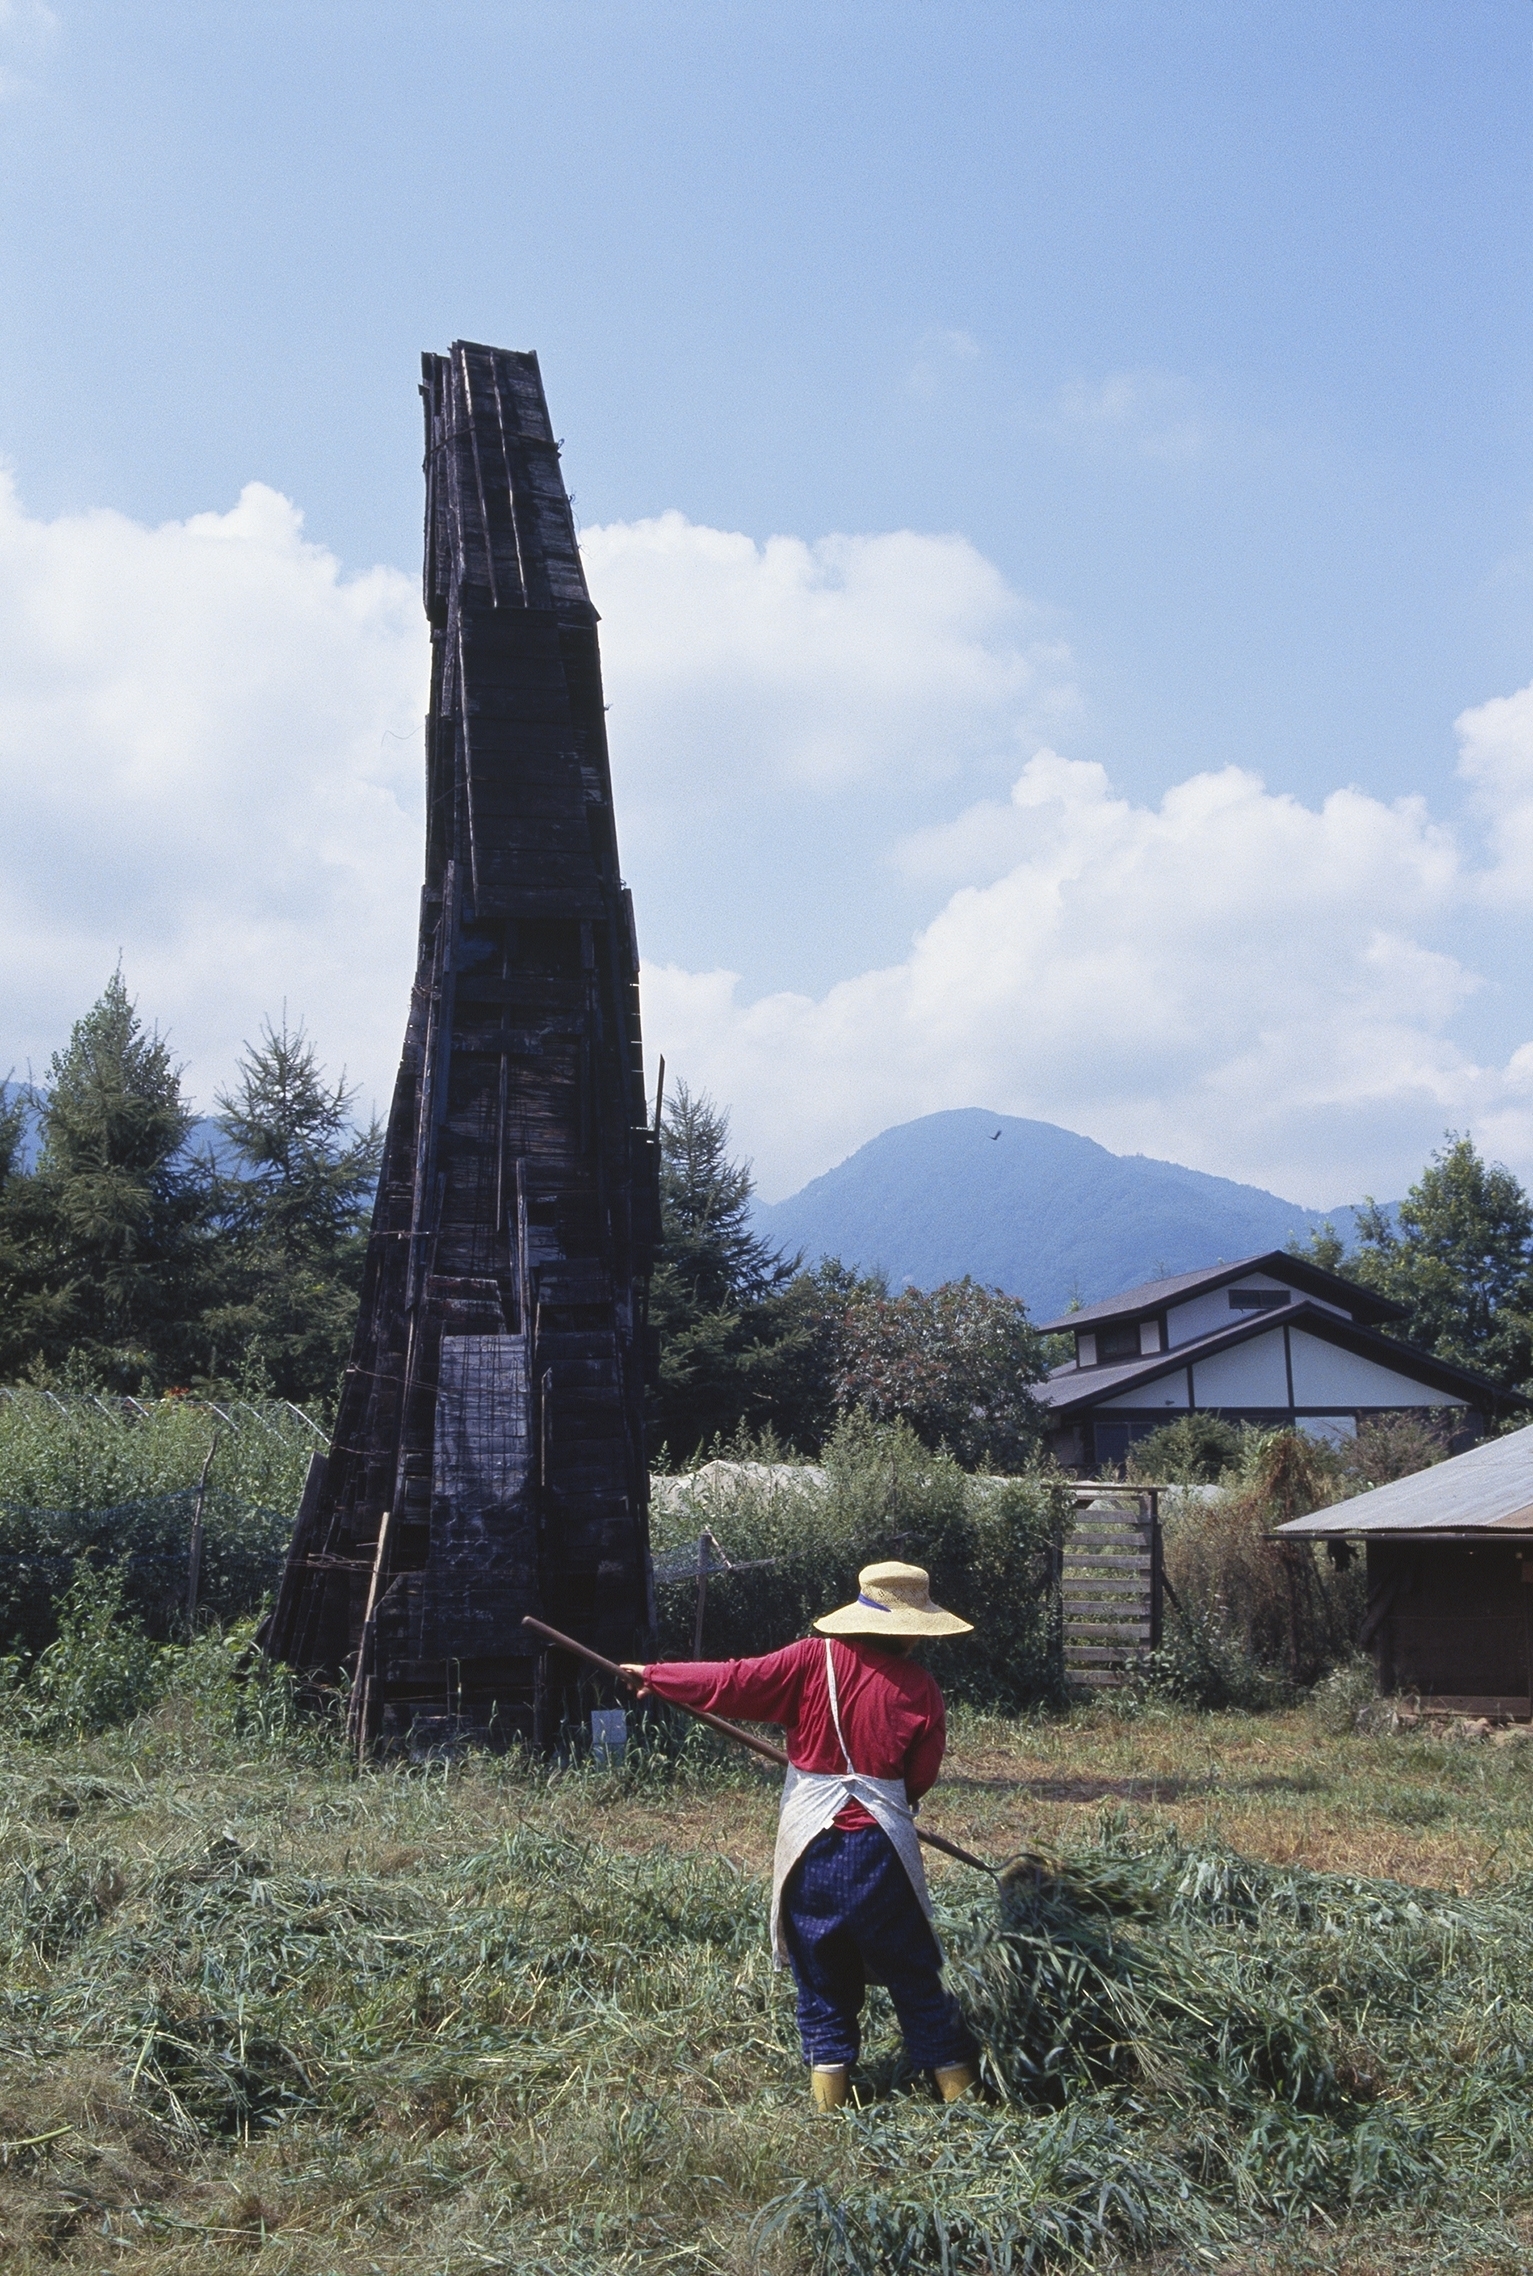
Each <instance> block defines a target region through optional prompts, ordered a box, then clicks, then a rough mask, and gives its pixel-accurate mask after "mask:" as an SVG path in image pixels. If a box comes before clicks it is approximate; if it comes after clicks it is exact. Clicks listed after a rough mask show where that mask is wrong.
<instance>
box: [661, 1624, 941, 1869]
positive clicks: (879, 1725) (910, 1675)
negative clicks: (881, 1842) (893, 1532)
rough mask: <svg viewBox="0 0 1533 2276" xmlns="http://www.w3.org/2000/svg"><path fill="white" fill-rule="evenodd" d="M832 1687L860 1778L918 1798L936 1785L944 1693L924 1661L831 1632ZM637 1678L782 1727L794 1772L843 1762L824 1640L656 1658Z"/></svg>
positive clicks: (864, 1818) (864, 1820) (688, 1701)
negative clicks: (900, 1782) (750, 1656)
mask: <svg viewBox="0 0 1533 2276" xmlns="http://www.w3.org/2000/svg"><path fill="white" fill-rule="evenodd" d="M831 1649H832V1651H833V1652H834V1653H835V1655H836V1693H837V1697H838V1699H839V1701H840V1707H841V1728H842V1730H843V1731H844V1732H845V1734H846V1745H847V1752H848V1753H849V1754H850V1756H851V1758H852V1768H853V1769H854V1770H858V1771H861V1773H862V1775H863V1776H864V1777H865V1778H903V1779H904V1781H905V1792H906V1793H907V1795H908V1796H909V1797H910V1800H911V1801H912V1802H913V1803H914V1802H918V1801H919V1800H920V1799H921V1796H922V1795H923V1794H924V1793H925V1792H926V1791H927V1789H928V1788H929V1787H930V1786H932V1785H934V1784H935V1783H936V1777H937V1772H938V1771H939V1770H940V1769H941V1767H942V1756H943V1751H944V1749H945V1748H946V1746H947V1718H946V1716H945V1714H944V1713H943V1707H942V1694H941V1692H940V1691H939V1690H938V1689H937V1686H936V1684H935V1682H934V1681H933V1680H932V1678H931V1677H930V1676H929V1675H928V1674H927V1672H926V1670H925V1668H924V1667H918V1666H917V1665H916V1663H915V1661H914V1660H907V1659H905V1658H903V1657H902V1655H901V1654H900V1653H898V1652H886V1651H880V1650H879V1649H878V1647H877V1645H876V1644H872V1643H869V1642H868V1641H867V1640H866V1639H864V1638H862V1637H856V1638H852V1637H845V1636H838V1637H837V1638H836V1639H835V1641H834V1642H833V1643H832V1645H831ZM644 1680H645V1682H646V1683H648V1684H649V1685H651V1686H652V1688H653V1689H654V1690H655V1691H656V1692H658V1694H659V1695H660V1697H661V1698H662V1699H672V1700H674V1701H675V1702H676V1704H677V1705H678V1706H682V1707H706V1708H707V1709H708V1711H709V1712H710V1714H714V1715H743V1716H744V1718H745V1719H746V1721H747V1722H750V1723H781V1724H783V1725H784V1726H785V1732H786V1737H787V1742H788V1760H789V1761H790V1762H791V1763H792V1764H793V1766H794V1768H795V1769H797V1770H828V1771H837V1770H841V1769H844V1767H845V1764H844V1762H843V1759H842V1754H841V1748H840V1746H839V1744H838V1743H837V1740H836V1726H835V1723H834V1721H833V1719H832V1716H831V1712H830V1686H829V1684H828V1683H827V1682H826V1680H825V1642H824V1639H823V1637H819V1636H811V1637H809V1638H807V1639H806V1640H805V1641H804V1642H803V1643H801V1644H789V1645H787V1646H786V1647H785V1648H784V1649H783V1650H782V1651H780V1652H768V1653H767V1655H766V1657H765V1658H764V1659H759V1660H661V1661H657V1662H656V1663H655V1664H654V1665H653V1666H652V1667H647V1668H646V1669H645V1670H644ZM876 1823H877V1821H876V1819H875V1818H874V1817H873V1815H872V1813H871V1812H870V1811H868V1810H865V1809H864V1808H863V1806H862V1804H861V1803H860V1802H848V1803H847V1804H846V1807H845V1808H844V1809H842V1810H840V1811H838V1812H837V1815H836V1824H837V1825H838V1826H845V1827H847V1828H848V1829H850V1828H852V1827H856V1826H871V1825H874V1824H876Z"/></svg>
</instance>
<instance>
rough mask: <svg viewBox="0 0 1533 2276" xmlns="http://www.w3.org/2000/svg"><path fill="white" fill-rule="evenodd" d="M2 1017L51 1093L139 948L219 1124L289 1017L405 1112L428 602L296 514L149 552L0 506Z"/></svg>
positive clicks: (220, 521) (116, 531)
mask: <svg viewBox="0 0 1533 2276" xmlns="http://www.w3.org/2000/svg"><path fill="white" fill-rule="evenodd" d="M0 658H3V661H0V785H3V792H4V811H5V830H4V834H3V845H0V1004H3V1009H4V1014H5V1020H4V1026H5V1033H4V1042H3V1047H0V1048H3V1050H4V1054H5V1058H4V1061H0V1074H3V1073H4V1071H5V1064H6V1063H10V1064H13V1065H15V1066H17V1067H18V1068H20V1067H22V1066H25V1065H26V1064H27V1063H28V1062H30V1063H31V1064H32V1066H33V1069H34V1072H36V1073H39V1074H41V1073H42V1071H43V1069H44V1067H45V1066H46V1062H47V1058H48V1055H49V1053H50V1052H51V1051H52V1050H53V1049H54V1048H56V1046H57V1045H58V1044H59V1043H60V1042H61V1041H62V1040H63V1039H64V1037H65V1036H67V1034H68V1030H69V1025H70V1022H71V1020H73V1019H74V1018H76V1017H78V1015H79V1014H80V1013H81V1012H82V1011H83V1010H84V1009H85V1008H86V1006H87V1005H88V1004H89V1003H91V1002H92V1001H93V999H94V998H95V996H96V995H97V994H98V993H99V992H100V989H101V987H102V985H103V983H104V982H105V980H106V978H107V977H108V975H109V974H110V972H111V970H112V968H113V965H114V964H115V963H116V961H117V957H118V954H119V951H120V952H121V954H122V957H123V963H124V970H125V973H126V977H127V979H128V983H129V986H130V988H131V989H132V990H133V991H134V993H135V994H136V995H137V996H138V997H139V999H140V1001H141V1003H142V1005H143V1008H144V1010H145V1012H146V1013H147V1014H149V1015H150V1016H152V1017H153V1018H155V1019H156V1020H158V1021H159V1022H160V1023H161V1024H162V1025H164V1026H166V1027H168V1028H169V1030H170V1031H171V1034H172V1039H173V1042H174V1044H175V1046H176V1047H177V1049H178V1051H179V1053H180V1054H181V1055H183V1056H184V1057H185V1058H186V1059H187V1060H188V1061H189V1062H190V1063H191V1070H192V1081H193V1086H194V1089H195V1091H196V1092H197V1094H198V1096H199V1097H200V1099H201V1100H202V1102H203V1103H204V1104H206V1103H207V1100H208V1098H209V1096H210V1094H211V1091H212V1089H213V1088H214V1086H215V1085H216V1084H217V1083H220V1082H222V1081H224V1080H226V1079H227V1077H228V1075H229V1073H230V1071H231V1069H232V1066H233V1062H234V1059H235V1056H236V1054H237V1052H238V1049H239V1045H240V1042H241V1040H242V1038H244V1037H248V1036H251V1035H253V1034H254V1033H255V1032H256V1030H257V1028H258V1026H259V1023H260V1020H261V1017H262V1015H263V1014H266V1013H272V1014H275V1013H276V1012H278V1010H279V1009H280V1007H281V1005H282V1003H283V1000H284V999H286V1001H287V1003H288V1006H289V1009H290V1011H291V1013H292V1014H293V1015H294V1016H295V1017H299V1016H301V1017H305V1018H307V1019H308V1021H309V1022H310V1025H311V1028H312V1031H313V1032H314V1033H315V1034H316V1036H317V1037H318V1038H319V1040H320V1043H321V1047H322V1049H324V1051H325V1052H326V1054H327V1057H328V1058H330V1059H331V1060H332V1061H333V1062H339V1060H340V1059H341V1058H343V1057H344V1058H346V1059H347V1060H348V1061H349V1062H350V1064H351V1066H352V1068H353V1070H354V1071H356V1072H359V1073H361V1074H362V1075H363V1076H364V1079H365V1080H366V1081H367V1083H368V1085H369V1088H370V1090H372V1091H376V1092H380V1093H381V1096H382V1097H383V1098H384V1099H385V1100H386V1098H387V1086H388V1083H389V1081H390V1080H391V1076H392V1067H393V1063H394V1062H395V1061H396V1060H397V1056H398V1049H399V1036H400V1033H401V1030H402V1026H403V1020H404V1013H405V1008H406V1002H407V996H408V988H409V977H410V967H411V961H412V957H413V939H412V932H413V925H412V922H411V918H412V915H413V910H414V905H415V901H416V897H417V895H418V892H419V883H420V847H421V823H420V812H421V789H420V774H421V744H420V716H421V713H422V712H423V710H424V707H425V695H426V678H425V675H426V663H427V643H426V639H425V634H424V628H423V621H422V618H421V611H420V600H419V595H418V591H417V588H416V587H415V585H414V583H413V581H412V580H410V579H408V578H405V577H403V576H401V575H400V574H399V573H398V572H397V571H395V570H390V569H375V570H373V571H371V572H370V573H369V574H368V575H366V576H362V577H355V578H346V577H343V576H342V575H341V573H340V569H339V565H338V563H337V562H336V560H335V559H334V557H333V556H332V555H331V554H329V553H327V552H326V551H325V550H324V548H323V547H320V546H317V545H312V544H310V543H308V542H307V541H306V540H305V538H304V536H303V533H302V526H301V517H300V516H299V514H298V513H297V512H296V510H295V509H294V508H293V506H291V505H290V504H289V503H288V501H287V500H286V499H285V498H282V497H280V496H279V495H278V494H277V493H276V492H275V491H273V490H270V489H267V488H265V487H264V486H263V485H262V484H260V483H251V484H250V485H249V486H248V487H247V488H246V489H245V490H244V492H243V493H242V494H241V497H240V499H239V502H238V504H237V505H236V506H234V507H233V508H232V509H231V510H230V511H229V512H227V513H223V514H199V515H196V516H195V517H193V518H192V519H191V520H189V521H185V522H172V523H167V524H165V525H164V526H163V527H161V528H158V529H148V528H145V527H143V526H142V525H140V524H138V523H136V522H133V521H131V520H129V519H127V518H126V517H125V516H123V515H121V514H115V513H91V514H85V515H78V516H65V517H63V518H61V519H60V520H57V521H53V522H42V521H39V520H36V519H34V518H31V517H29V516H28V515H27V514H26V513H25V512H24V511H23V509H22V507H21V506H20V504H19V503H18V501H17V498H16V495H15V491H14V488H13V486H12V485H11V484H10V483H8V482H7V483H5V484H4V485H3V486H0Z"/></svg>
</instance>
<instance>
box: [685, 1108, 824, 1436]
mask: <svg viewBox="0 0 1533 2276" xmlns="http://www.w3.org/2000/svg"><path fill="white" fill-rule="evenodd" d="M754 1190H755V1189H754V1185H753V1183H752V1179H751V1172H750V1165H749V1163H747V1162H737V1161H735V1160H733V1159H732V1158H731V1156H730V1152H729V1117H728V1115H727V1114H726V1113H725V1112H724V1111H723V1109H722V1108H720V1107H717V1106H715V1105H714V1104H713V1101H712V1100H711V1099H709V1098H708V1097H706V1096H705V1095H703V1094H701V1093H695V1092H692V1091H689V1090H688V1089H687V1087H686V1085H685V1084H684V1083H683V1084H681V1085H680V1086H679V1087H678V1089H677V1091H676V1094H675V1096H674V1098H673V1099H672V1100H671V1101H670V1103H669V1104H668V1106H667V1108H666V1112H665V1114H664V1117H663V1119H662V1122H661V1129H660V1223H661V1240H660V1254H659V1257H658V1259H657V1261H656V1266H655V1273H654V1278H653V1280H652V1282H651V1284H650V1320H651V1322H652V1324H653V1325H654V1326H655V1327H656V1328H657V1329H658V1330H659V1334H660V1388H659V1399H658V1415H657V1420H656V1428H655V1441H656V1444H657V1446H662V1445H663V1446H665V1447H667V1448H668V1449H669V1451H670V1454H671V1456H672V1457H673V1458H674V1459H676V1460H678V1461H685V1460H687V1459H689V1458H690V1457H691V1456H692V1455H693V1454H694V1453H696V1451H697V1450H698V1448H699V1447H701V1446H706V1445H708V1444H709V1443H710V1442H711V1441H712V1440H713V1439H715V1438H716V1437H720V1436H722V1437H728V1436H730V1435H731V1434H732V1433H734V1432H735V1431H737V1430H740V1429H742V1428H745V1429H753V1430H754V1429H761V1428H764V1427H766V1426H767V1425H771V1426H772V1427H773V1428H775V1429H777V1430H778V1431H779V1432H781V1433H782V1434H783V1435H784V1436H786V1437H788V1438H789V1439H791V1440H793V1441H794V1442H795V1443H798V1444H801V1445H802V1444H804V1443H805V1442H806V1439H807V1440H808V1442H809V1443H813V1440H814V1438H815V1437H816V1436H817V1433H818V1427H819V1426H820V1425H821V1424H822V1423H823V1422H824V1421H825V1420H827V1419H828V1417H829V1413H830V1401H829V1392H828V1385H827V1384H826V1382H825V1380H824V1369H823V1366H822V1365H821V1358H820V1335H819V1323H818V1321H817V1319H815V1318H813V1317H812V1316H811V1313H810V1310H809V1308H808V1307H807V1306H806V1305H805V1304H804V1302H803V1300H802V1292H801V1290H800V1289H798V1288H796V1287H795V1285H794V1282H795V1275H797V1274H798V1268H799V1261H800V1260H799V1259H798V1258H797V1257H787V1256H783V1255H782V1254H781V1253H780V1252H779V1251H778V1250H777V1249H775V1248H773V1246H772V1244H771V1242H770V1241H767V1240H765V1239H763V1238H762V1236H761V1235H760V1234H759V1233H756V1232H754V1231H753V1230H752V1228H751V1216H750V1205H751V1196H752V1193H753V1192H754Z"/></svg>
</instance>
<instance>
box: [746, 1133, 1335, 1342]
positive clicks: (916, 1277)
mask: <svg viewBox="0 0 1533 2276" xmlns="http://www.w3.org/2000/svg"><path fill="white" fill-rule="evenodd" d="M996 1132H999V1133H1000V1135H999V1136H998V1137H997V1136H996V1135H995V1133H996ZM755 1214H756V1222H757V1225H758V1227H759V1229H760V1230H761V1231H762V1232H763V1233H765V1234H766V1235H767V1236H768V1238H769V1239H771V1240H772V1241H775V1242H776V1243H777V1244H778V1245H779V1246H780V1247H782V1248H785V1249H788V1250H793V1249H802V1250H803V1251H804V1253H805V1256H806V1258H807V1259H808V1260H809V1261H811V1262H813V1261H814V1260H815V1259H816V1258H818V1257H826V1256H838V1257H840V1258H841V1260H842V1262H843V1263H845V1264H854V1265H860V1266H861V1267H862V1268H863V1269H864V1270H865V1271H871V1270H873V1269H874V1268H875V1267H881V1268H882V1270H883V1271H884V1272H886V1273H887V1274H888V1276H889V1279H890V1281H891V1283H892V1284H893V1285H894V1286H895V1287H902V1286H903V1285H904V1284H905V1283H906V1282H907V1281H913V1282H914V1283H915V1284H916V1286H917V1287H920V1288H932V1287H935V1286H936V1285H937V1283H938V1282H939V1281H943V1280H957V1279H959V1278H961V1277H962V1275H963V1274H964V1273H971V1274H972V1275H973V1277H974V1278H975V1279H976V1280H979V1281H984V1282H985V1283H987V1284H988V1285H991V1286H998V1287H1001V1288H1004V1289H1005V1290H1006V1291H1007V1293H1008V1294H1009V1295H1012V1296H1021V1297H1024V1298H1025V1299H1026V1302H1027V1307H1028V1310H1029V1311H1030V1312H1031V1313H1032V1315H1033V1317H1034V1319H1048V1318H1051V1317H1052V1316H1053V1315H1054V1314H1055V1313H1057V1312H1062V1311H1063V1310H1064V1309H1065V1307H1066V1305H1067V1304H1068V1303H1069V1302H1070V1300H1071V1297H1072V1296H1073V1295H1076V1294H1079V1296H1080V1297H1081V1300H1082V1301H1083V1302H1085V1303H1088V1304H1089V1303H1094V1302H1095V1301H1096V1300H1097V1299H1098V1298H1099V1297H1103V1296H1116V1295H1117V1294H1118V1293H1119V1291H1120V1290H1122V1289H1125V1288H1132V1287H1134V1286H1135V1285H1136V1283H1138V1282H1139V1281H1142V1280H1155V1279H1158V1278H1160V1277H1162V1276H1163V1275H1165V1274H1169V1273H1174V1272H1193V1271H1196V1270H1197V1269H1198V1268H1199V1267H1200V1266H1202V1265H1208V1264H1217V1263H1218V1261H1219V1260H1220V1258H1221V1257H1223V1258H1228V1259H1233V1258H1235V1257H1243V1256H1250V1255H1252V1254H1254V1253H1255V1252H1256V1251H1257V1250H1260V1249H1278V1248H1283V1247H1284V1246H1285V1245H1286V1244H1287V1242H1288V1241H1289V1240H1290V1239H1291V1238H1293V1237H1294V1236H1295V1235H1297V1236H1298V1238H1299V1239H1300V1240H1303V1239H1304V1238H1305V1237H1306V1236H1307V1235H1308V1234H1309V1233H1310V1232H1311V1231H1313V1230H1314V1229H1316V1228H1317V1227H1319V1226H1320V1225H1323V1224H1324V1223H1325V1221H1326V1219H1327V1218H1329V1219H1330V1220H1331V1222H1332V1223H1333V1224H1334V1225H1335V1227H1336V1230H1337V1232H1338V1233H1340V1234H1341V1236H1342V1238H1343V1240H1345V1241H1347V1242H1349V1243H1350V1241H1351V1240H1352V1238H1353V1235H1354V1230H1355V1225H1356V1218H1357V1211H1356V1209H1355V1208H1351V1207H1347V1208H1340V1209H1329V1210H1322V1209H1303V1208H1301V1207H1300V1206H1299V1204H1298V1203H1297V1202H1295V1201H1282V1200H1280V1199H1279V1197H1278V1196H1277V1195H1276V1194H1275V1193H1264V1192H1263V1191H1262V1189H1261V1188H1260V1187H1259V1186H1254V1185H1236V1184H1235V1183H1234V1181H1233V1180H1232V1179H1230V1178H1217V1177H1209V1176H1208V1175H1207V1174H1206V1172H1204V1171H1202V1170H1185V1169H1182V1168H1181V1167H1180V1166H1179V1165H1178V1164H1177V1163H1175V1162H1156V1161H1152V1160H1151V1159H1150V1158H1149V1157H1148V1156H1147V1155H1144V1154H1110V1153H1109V1152H1108V1150H1107V1148H1106V1147H1105V1146H1098V1145H1097V1144H1096V1142H1095V1141H1094V1140H1093V1139H1090V1138H1082V1137H1080V1136H1079V1135H1078V1134H1077V1133H1076V1132H1075V1131H1073V1130H1061V1129H1059V1128H1058V1126H1057V1125H1056V1124H1054V1123H1052V1122H1024V1121H1021V1120H1019V1119H1018V1118H1017V1117H1016V1116H1014V1115H1008V1114H986V1113H984V1112H983V1111H982V1110H981V1109H980V1108H979V1107H961V1108H958V1109H956V1110H955V1111H953V1112H951V1113H948V1114H927V1115H923V1116H922V1117H921V1119H920V1121H918V1122H902V1123H899V1124H897V1125H896V1127H895V1128H894V1129H892V1130H885V1131H883V1132H882V1133H881V1134H880V1136H878V1137H877V1138H870V1139H869V1141H868V1143H867V1144H866V1145H865V1146H860V1147H859V1148H858V1150H857V1152H856V1153H855V1154H853V1155H851V1156H850V1157H849V1158H848V1159H847V1160H846V1161H844V1162H841V1163H840V1164H838V1166H837V1167H836V1168H835V1169H833V1170H827V1171H826V1173H825V1175H824V1176H823V1177H818V1178H815V1179H813V1180H812V1181H811V1182H810V1183H809V1184H808V1185H806V1186H805V1187H804V1189H803V1191H802V1192H801V1193H795V1194H792V1195H790V1197H789V1198H788V1199H787V1200H786V1201H775V1202H758V1203H757V1205H756V1212H755Z"/></svg>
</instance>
